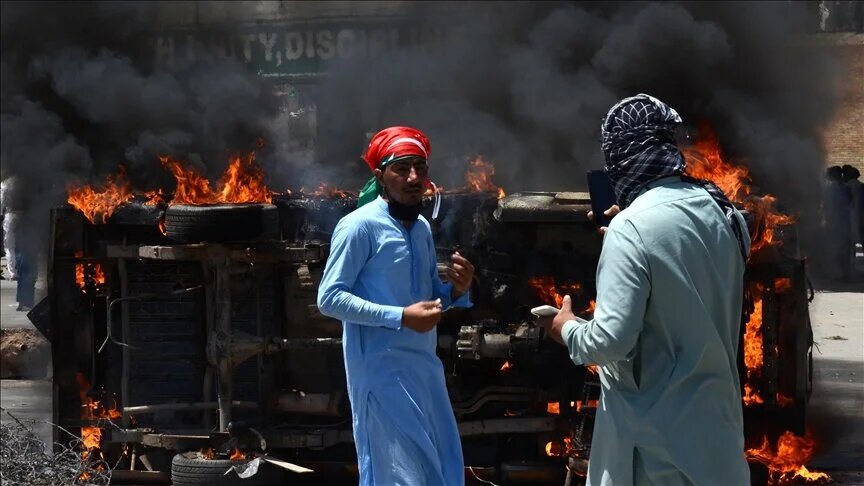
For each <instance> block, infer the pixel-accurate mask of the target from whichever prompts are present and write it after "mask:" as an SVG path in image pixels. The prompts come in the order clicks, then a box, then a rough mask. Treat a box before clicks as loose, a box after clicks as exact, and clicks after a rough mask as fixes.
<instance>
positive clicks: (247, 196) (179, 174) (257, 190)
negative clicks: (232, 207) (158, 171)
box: [159, 152, 272, 204]
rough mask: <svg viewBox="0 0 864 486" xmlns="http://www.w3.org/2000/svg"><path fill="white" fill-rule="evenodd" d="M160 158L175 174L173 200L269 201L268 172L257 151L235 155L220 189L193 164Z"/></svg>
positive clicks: (175, 201)
mask: <svg viewBox="0 0 864 486" xmlns="http://www.w3.org/2000/svg"><path fill="white" fill-rule="evenodd" d="M159 161H160V162H162V165H163V166H165V168H166V169H168V171H170V172H171V174H172V175H173V176H174V179H176V181H177V188H176V189H175V190H174V198H173V199H172V200H171V204H220V203H232V204H242V203H269V202H271V201H272V194H271V193H270V190H269V189H267V187H266V186H265V185H264V182H263V181H264V172H263V171H262V170H261V167H260V166H259V165H258V163H257V162H256V161H255V152H250V153H249V155H247V156H246V157H240V156H234V157H232V158H231V162H230V163H229V164H228V168H227V169H225V173H224V174H222V178H221V179H220V180H219V183H218V184H217V186H216V189H215V190H214V189H213V188H211V187H210V181H209V180H208V179H207V178H206V177H204V176H202V175H201V174H199V173H198V172H197V171H196V170H195V169H193V168H187V167H184V166H183V165H182V164H181V163H180V162H179V161H177V160H174V159H172V158H171V157H169V156H167V155H163V156H160V157H159Z"/></svg>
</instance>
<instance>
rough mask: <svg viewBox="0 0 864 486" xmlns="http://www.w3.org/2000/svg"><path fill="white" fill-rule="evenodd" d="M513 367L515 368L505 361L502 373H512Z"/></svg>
mask: <svg viewBox="0 0 864 486" xmlns="http://www.w3.org/2000/svg"><path fill="white" fill-rule="evenodd" d="M512 367H513V365H512V364H511V363H510V362H509V361H505V362H504V364H503V365H501V370H500V371H502V372H503V371H510V368H512Z"/></svg>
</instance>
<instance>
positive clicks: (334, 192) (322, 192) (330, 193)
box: [288, 182, 357, 199]
mask: <svg viewBox="0 0 864 486" xmlns="http://www.w3.org/2000/svg"><path fill="white" fill-rule="evenodd" d="M305 191H306V188H304V187H301V188H300V191H299V192H300V194H304V193H305ZM290 194H291V191H288V195H290ZM310 196H312V197H335V198H338V199H345V198H347V197H357V194H355V193H353V192H351V191H347V190H345V189H339V188H338V187H333V186H331V185H329V184H327V183H326V182H322V183H320V184H318V189H315V191H314V192H312V194H310Z"/></svg>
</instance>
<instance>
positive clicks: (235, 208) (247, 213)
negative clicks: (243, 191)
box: [165, 204, 279, 243]
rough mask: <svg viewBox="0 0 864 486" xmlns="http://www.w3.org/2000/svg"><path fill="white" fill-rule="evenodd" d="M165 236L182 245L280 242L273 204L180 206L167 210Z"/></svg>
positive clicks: (276, 216) (276, 212)
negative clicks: (257, 241)
mask: <svg viewBox="0 0 864 486" xmlns="http://www.w3.org/2000/svg"><path fill="white" fill-rule="evenodd" d="M165 232H166V233H167V235H168V237H169V238H171V239H172V240H174V241H178V242H181V243H199V242H204V241H207V242H222V241H255V240H273V239H278V238H279V210H278V209H276V206H274V205H273V204H215V205H207V206H196V205H191V204H177V205H174V206H170V207H169V208H168V209H167V210H165Z"/></svg>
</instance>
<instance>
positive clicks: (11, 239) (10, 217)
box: [0, 177, 18, 280]
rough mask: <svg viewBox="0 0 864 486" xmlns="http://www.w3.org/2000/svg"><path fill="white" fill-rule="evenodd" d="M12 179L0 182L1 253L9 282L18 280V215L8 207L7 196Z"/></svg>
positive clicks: (10, 188)
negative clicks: (16, 237)
mask: <svg viewBox="0 0 864 486" xmlns="http://www.w3.org/2000/svg"><path fill="white" fill-rule="evenodd" d="M12 184H14V178H13V177H10V178H8V179H5V180H3V182H0V206H2V207H3V252H4V253H5V256H6V272H7V273H8V274H9V278H10V279H11V280H16V279H17V278H18V266H17V265H16V262H15V257H16V255H15V226H16V222H17V221H16V220H17V219H18V214H17V213H16V212H13V211H12V209H11V208H10V207H9V194H10V193H11V191H12Z"/></svg>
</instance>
